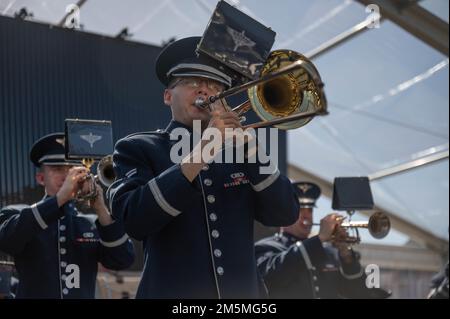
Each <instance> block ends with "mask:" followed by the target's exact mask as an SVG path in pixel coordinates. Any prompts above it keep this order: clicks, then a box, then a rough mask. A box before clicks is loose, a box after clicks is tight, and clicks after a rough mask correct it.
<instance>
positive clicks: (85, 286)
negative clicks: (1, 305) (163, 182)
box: [0, 133, 134, 299]
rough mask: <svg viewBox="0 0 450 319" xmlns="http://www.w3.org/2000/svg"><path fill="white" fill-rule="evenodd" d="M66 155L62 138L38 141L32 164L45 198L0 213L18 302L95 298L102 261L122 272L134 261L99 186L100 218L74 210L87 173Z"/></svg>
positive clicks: (0, 233) (95, 202)
mask: <svg viewBox="0 0 450 319" xmlns="http://www.w3.org/2000/svg"><path fill="white" fill-rule="evenodd" d="M64 154H65V149H64V134H62V133H54V134H50V135H47V136H44V137H42V138H41V139H39V140H38V141H37V142H35V144H34V145H33V147H32V149H31V151H30V159H31V161H32V162H33V164H34V165H35V166H36V167H37V168H38V172H37V173H36V181H37V183H38V184H39V185H41V186H43V187H44V188H45V196H44V198H43V199H42V200H41V201H39V202H37V203H34V204H32V205H31V206H29V205H11V206H8V207H4V208H3V209H2V210H1V211H0V250H1V251H4V252H6V253H8V254H10V255H12V256H13V257H14V261H15V266H16V269H17V272H18V275H19V286H18V291H17V296H16V297H17V298H52V299H59V298H61V299H63V298H77V299H79V298H94V296H95V283H96V277H97V266H98V262H100V263H101V264H102V265H103V266H105V267H106V268H109V269H114V270H120V269H125V268H127V267H129V266H130V265H131V264H132V262H133V260H134V254H133V247H132V244H131V241H130V240H129V239H128V236H127V235H126V234H125V230H124V227H123V224H122V223H121V222H120V221H118V220H114V219H113V218H112V217H111V215H110V214H109V212H108V209H107V207H106V206H105V203H104V199H103V191H102V189H101V188H100V186H99V185H97V184H96V185H95V187H97V190H98V192H97V193H98V195H97V197H96V198H94V199H92V201H91V203H90V204H91V207H92V208H93V210H94V211H95V213H96V214H97V216H94V215H83V214H80V212H79V211H78V210H77V208H76V207H75V205H74V200H75V199H76V198H77V196H78V195H79V194H80V192H81V193H84V192H85V191H86V190H87V189H89V188H90V185H87V183H88V181H87V180H86V176H87V175H88V174H89V171H88V169H86V168H84V167H82V166H81V165H80V163H79V162H75V161H68V160H66V159H65V155H64Z"/></svg>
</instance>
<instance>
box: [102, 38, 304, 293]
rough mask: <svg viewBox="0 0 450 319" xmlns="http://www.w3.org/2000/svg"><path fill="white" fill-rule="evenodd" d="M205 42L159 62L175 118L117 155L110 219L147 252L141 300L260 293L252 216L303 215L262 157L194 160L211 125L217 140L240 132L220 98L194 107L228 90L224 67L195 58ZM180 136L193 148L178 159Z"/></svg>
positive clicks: (180, 45)
mask: <svg viewBox="0 0 450 319" xmlns="http://www.w3.org/2000/svg"><path fill="white" fill-rule="evenodd" d="M199 40H200V37H192V38H185V39H181V40H179V41H177V42H174V43H173V44H171V45H170V46H168V47H167V48H166V49H165V50H164V51H163V52H162V53H161V54H160V56H159V57H158V59H157V61H156V73H157V76H158V78H159V79H160V81H161V82H162V83H163V84H164V85H165V86H166V90H165V91H164V102H165V104H167V105H168V106H169V107H170V109H171V112H172V121H171V122H170V123H169V125H168V127H167V128H166V129H165V130H160V131H157V132H148V133H138V134H134V135H131V136H128V137H126V138H124V139H122V140H120V141H119V142H118V143H117V144H116V147H115V152H114V155H113V159H114V168H115V170H116V175H117V178H118V180H117V181H116V182H115V183H114V184H113V185H111V187H110V189H109V198H110V202H111V203H112V213H113V215H114V216H118V217H119V218H123V219H124V220H125V227H126V230H127V233H129V234H130V235H131V236H132V237H135V238H136V239H138V240H141V241H143V242H144V246H145V260H146V262H145V265H144V272H143V276H142V279H141V282H140V285H139V289H138V293H137V297H138V298H257V297H259V291H260V286H259V282H260V281H259V280H258V275H257V271H256V262H255V256H254V246H253V223H254V220H258V221H260V222H262V223H263V224H265V225H270V226H284V225H289V224H292V223H293V222H294V221H295V220H296V219H297V216H298V202H297V199H296V196H295V195H294V192H293V189H292V186H291V183H290V181H289V180H288V179H287V178H286V177H285V176H283V175H282V174H280V172H279V171H278V169H275V170H273V171H272V172H271V174H260V168H261V167H262V164H261V163H260V162H258V161H257V162H256V163H248V162H245V163H241V164H237V163H216V162H215V161H214V158H215V156H220V152H219V154H217V153H216V154H212V156H211V158H210V160H205V158H204V157H203V156H200V157H199V158H200V161H196V160H195V157H196V155H198V153H201V152H202V148H203V146H204V144H203V143H204V142H205V141H206V138H205V136H204V131H205V129H206V128H214V129H216V130H217V131H219V132H220V136H221V139H222V140H221V143H220V144H222V143H223V138H224V131H225V129H234V128H241V124H240V121H239V118H238V116H237V115H236V114H235V113H233V112H228V111H227V110H226V109H225V108H224V106H223V105H222V103H221V102H220V100H219V101H217V102H216V103H214V104H213V105H212V106H211V111H210V110H206V109H202V108H199V107H198V105H196V104H197V103H196V102H197V101H198V100H203V101H206V100H208V98H209V97H210V96H214V95H216V94H217V93H219V92H221V91H223V90H224V89H225V88H229V87H230V86H231V78H230V77H229V76H228V75H227V74H226V73H224V71H222V70H221V66H220V64H219V63H218V62H215V61H214V60H212V59H207V58H205V57H204V56H202V55H200V56H197V55H196V52H195V50H196V48H197V45H198V43H199ZM195 121H197V123H200V125H198V126H197V127H199V128H200V129H199V131H194V128H195ZM195 134H199V135H200V136H201V139H200V140H199V142H198V143H194V141H195V137H194V136H195ZM183 136H188V139H189V140H190V142H191V143H192V144H194V145H193V148H191V152H190V153H189V154H186V156H185V157H184V158H183V159H182V160H181V161H180V162H176V161H174V160H173V158H171V154H172V153H173V152H171V149H172V147H173V146H174V145H175V144H176V143H178V141H179V138H180V137H183Z"/></svg>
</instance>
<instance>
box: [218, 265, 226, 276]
mask: <svg viewBox="0 0 450 319" xmlns="http://www.w3.org/2000/svg"><path fill="white" fill-rule="evenodd" d="M224 272H225V270H224V269H223V268H222V267H217V274H218V275H219V276H222V275H223V273H224Z"/></svg>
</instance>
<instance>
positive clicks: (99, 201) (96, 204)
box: [89, 183, 113, 226]
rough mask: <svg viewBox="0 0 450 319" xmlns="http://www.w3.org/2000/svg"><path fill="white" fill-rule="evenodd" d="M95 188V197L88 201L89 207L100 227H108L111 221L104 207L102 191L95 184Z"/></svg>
mask: <svg viewBox="0 0 450 319" xmlns="http://www.w3.org/2000/svg"><path fill="white" fill-rule="evenodd" d="M95 187H96V188H97V197H95V198H94V199H92V200H90V201H89V206H91V207H92V208H93V209H94V210H95V212H96V214H97V216H98V221H99V223H100V224H101V225H102V226H107V225H110V224H112V223H113V219H112V217H111V215H110V213H109V211H108V208H107V207H106V205H105V199H104V196H103V189H102V188H101V187H100V185H98V184H97V183H95Z"/></svg>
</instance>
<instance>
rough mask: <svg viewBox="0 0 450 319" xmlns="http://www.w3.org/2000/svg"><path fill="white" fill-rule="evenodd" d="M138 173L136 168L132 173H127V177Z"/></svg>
mask: <svg viewBox="0 0 450 319" xmlns="http://www.w3.org/2000/svg"><path fill="white" fill-rule="evenodd" d="M136 173H137V168H134V169H132V170H131V171H129V172H128V173H126V174H125V176H126V177H128V178H130V177H131V176H133V175H136Z"/></svg>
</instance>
